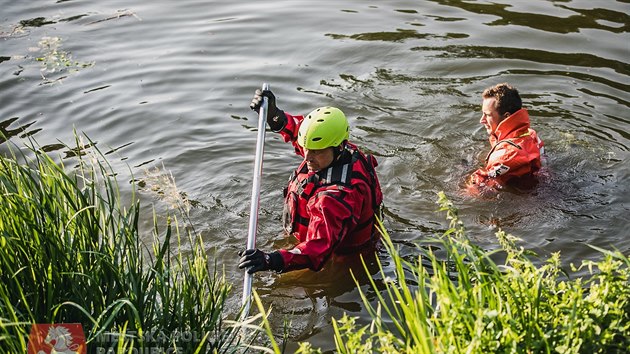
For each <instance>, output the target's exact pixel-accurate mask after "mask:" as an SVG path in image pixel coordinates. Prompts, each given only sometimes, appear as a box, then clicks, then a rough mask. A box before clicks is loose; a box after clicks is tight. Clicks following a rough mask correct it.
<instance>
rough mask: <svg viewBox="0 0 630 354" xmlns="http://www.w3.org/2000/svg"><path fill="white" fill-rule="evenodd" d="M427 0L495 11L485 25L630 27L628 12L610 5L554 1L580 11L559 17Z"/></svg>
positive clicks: (573, 29) (609, 29) (572, 28)
mask: <svg viewBox="0 0 630 354" xmlns="http://www.w3.org/2000/svg"><path fill="white" fill-rule="evenodd" d="M430 1H433V2H436V3H439V4H440V5H446V6H453V7H457V8H459V9H462V10H465V11H468V12H471V13H474V14H478V15H494V16H497V17H499V18H500V19H497V20H494V21H492V22H489V23H486V25H488V26H507V25H518V26H526V27H530V28H534V29H537V30H541V31H547V32H554V33H574V32H580V30H581V29H588V28H592V29H601V30H605V31H607V32H613V33H624V32H628V31H629V30H630V16H629V15H628V14H626V13H623V12H618V11H614V10H610V9H602V8H595V9H579V8H573V7H570V6H568V5H559V4H555V3H554V4H553V6H555V7H558V8H560V9H566V10H569V11H571V12H577V13H578V14H579V15H570V16H567V17H559V16H551V15H546V14H537V13H532V12H517V11H510V10H509V8H511V7H512V6H513V5H508V4H496V3H492V4H483V3H472V2H468V1H460V0H430ZM602 20H605V21H609V22H612V23H615V24H621V26H608V25H604V24H600V23H599V22H598V21H602Z"/></svg>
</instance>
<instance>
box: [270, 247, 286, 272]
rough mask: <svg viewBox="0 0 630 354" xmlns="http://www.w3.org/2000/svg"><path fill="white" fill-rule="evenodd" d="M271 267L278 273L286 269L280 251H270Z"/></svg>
mask: <svg viewBox="0 0 630 354" xmlns="http://www.w3.org/2000/svg"><path fill="white" fill-rule="evenodd" d="M269 269H270V270H273V271H276V272H278V273H280V272H282V270H284V259H282V255H281V254H280V252H279V251H274V252H271V253H269Z"/></svg>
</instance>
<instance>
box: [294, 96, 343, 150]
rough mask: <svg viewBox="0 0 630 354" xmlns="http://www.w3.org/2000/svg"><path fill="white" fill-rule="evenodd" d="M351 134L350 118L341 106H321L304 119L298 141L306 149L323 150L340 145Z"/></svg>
mask: <svg viewBox="0 0 630 354" xmlns="http://www.w3.org/2000/svg"><path fill="white" fill-rule="evenodd" d="M349 136H350V126H349V125H348V119H346V115H345V114H343V112H342V111H341V110H340V109H339V108H335V107H319V108H316V109H315V110H314V111H312V112H311V113H309V114H308V115H307V116H306V117H305V118H304V120H303V121H302V125H301V126H300V130H299V132H298V138H297V141H298V144H300V146H301V147H303V148H305V149H309V150H321V149H325V148H327V147H331V146H339V145H341V143H343V141H344V140H348V137H349Z"/></svg>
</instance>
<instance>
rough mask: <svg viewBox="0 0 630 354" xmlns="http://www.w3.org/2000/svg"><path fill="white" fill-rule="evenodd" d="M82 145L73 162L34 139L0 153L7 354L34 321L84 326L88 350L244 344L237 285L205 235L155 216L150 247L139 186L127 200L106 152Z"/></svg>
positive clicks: (0, 273) (2, 324) (1, 347)
mask: <svg viewBox="0 0 630 354" xmlns="http://www.w3.org/2000/svg"><path fill="white" fill-rule="evenodd" d="M76 143H77V146H76V147H74V148H71V147H69V146H67V148H68V149H69V150H71V151H79V153H77V154H75V155H74V156H76V162H77V165H76V166H75V167H73V168H67V167H66V166H64V165H63V164H62V163H61V162H55V161H54V160H53V158H52V157H51V156H49V155H47V154H46V153H44V152H42V151H41V149H38V148H37V147H36V146H35V144H34V143H33V144H32V146H29V149H28V152H27V153H24V154H22V153H20V154H19V155H17V156H16V154H15V153H14V152H13V151H16V150H18V149H11V151H12V152H11V154H12V156H9V157H0V181H1V183H0V194H1V198H0V244H1V248H0V352H3V353H24V352H26V348H27V339H28V332H29V330H30V325H31V324H32V323H81V324H82V325H83V329H84V331H85V332H86V338H87V340H88V352H95V351H98V350H100V351H101V352H108V353H123V352H125V353H126V352H129V351H130V350H132V349H134V350H147V349H149V350H162V351H166V350H168V349H172V350H176V351H177V352H206V351H209V352H218V353H224V352H235V351H237V350H238V348H239V346H238V344H239V337H238V333H237V330H236V329H235V328H233V327H230V326H227V325H226V324H225V321H224V317H223V316H224V315H223V310H224V304H225V301H226V299H227V296H228V294H229V292H230V284H228V283H227V282H226V281H225V278H224V276H223V274H220V273H219V272H217V270H216V269H217V266H216V264H215V265H214V270H212V269H213V265H211V264H209V260H208V256H207V254H206V250H205V249H204V246H203V241H202V240H201V238H200V237H199V236H197V235H196V234H194V233H192V232H190V231H189V230H188V229H187V228H183V227H180V226H179V223H178V219H177V217H176V216H174V215H173V216H170V217H168V220H167V224H166V226H165V227H163V228H162V227H160V225H159V222H158V218H157V216H155V215H154V227H153V230H150V233H151V235H152V238H153V241H152V242H149V243H151V244H145V242H143V238H142V237H141V234H140V230H139V228H138V219H139V211H140V208H139V202H138V200H137V197H136V195H135V193H134V191H135V186H133V190H132V196H131V200H130V202H129V204H128V205H122V204H121V200H122V199H123V198H121V196H120V190H119V185H118V182H117V181H116V179H115V177H114V176H115V175H116V174H115V173H114V172H113V171H112V169H111V166H110V165H109V164H108V163H107V161H106V160H105V158H104V156H103V155H102V154H101V153H100V152H99V151H98V149H96V148H95V147H94V145H95V144H94V143H92V142H91V141H90V142H89V144H83V142H82V141H81V139H79V138H77V139H76ZM87 146H90V147H89V148H88V147H87ZM27 155H28V156H27ZM20 161H21V162H20ZM125 198H127V197H126V196H125ZM182 229H186V230H187V231H186V234H185V235H182V234H181V233H180V232H181V230H182ZM146 237H147V238H151V236H150V235H146ZM182 238H186V241H187V243H188V245H187V250H186V251H184V250H183V249H182ZM142 352H144V351H142Z"/></svg>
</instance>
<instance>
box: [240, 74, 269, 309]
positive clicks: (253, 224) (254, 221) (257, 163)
mask: <svg viewBox="0 0 630 354" xmlns="http://www.w3.org/2000/svg"><path fill="white" fill-rule="evenodd" d="M262 89H263V91H267V90H269V84H267V83H263V85H262ZM268 101H269V99H268V98H267V97H263V104H262V106H261V107H260V110H259V113H258V138H257V140H256V158H255V159H254V181H253V183H252V199H251V202H250V210H249V229H248V233H247V247H246V249H254V248H256V229H257V228H258V205H259V202H260V180H261V177H262V163H263V153H264V150H265V126H266V123H267V110H268V105H269V102H268ZM251 293H252V275H251V274H249V273H247V269H246V270H245V279H244V281H243V306H244V308H243V314H242V316H241V318H242V319H244V318H246V317H247V316H248V315H249V307H250V302H251Z"/></svg>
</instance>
